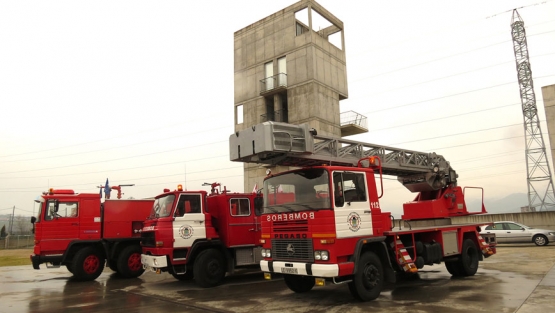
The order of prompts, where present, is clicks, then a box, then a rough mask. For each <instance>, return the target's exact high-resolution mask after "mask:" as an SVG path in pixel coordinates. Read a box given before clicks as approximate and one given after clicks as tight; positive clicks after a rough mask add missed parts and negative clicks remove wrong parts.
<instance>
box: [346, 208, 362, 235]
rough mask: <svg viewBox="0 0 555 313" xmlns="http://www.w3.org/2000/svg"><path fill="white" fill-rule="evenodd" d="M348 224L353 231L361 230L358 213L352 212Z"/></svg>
mask: <svg viewBox="0 0 555 313" xmlns="http://www.w3.org/2000/svg"><path fill="white" fill-rule="evenodd" d="M347 223H348V224H349V229H350V230H351V231H353V232H355V231H358V230H359V229H360V215H358V213H356V212H351V213H350V214H349V217H347Z"/></svg>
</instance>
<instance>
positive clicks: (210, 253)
mask: <svg viewBox="0 0 555 313" xmlns="http://www.w3.org/2000/svg"><path fill="white" fill-rule="evenodd" d="M205 185H210V186H211V192H210V193H208V192H206V191H203V190H201V191H183V190H182V187H181V186H178V189H177V190H174V191H169V190H165V192H164V193H163V194H161V195H159V196H157V197H156V199H155V202H154V206H153V209H152V211H151V214H150V216H149V217H148V219H147V220H146V221H145V225H144V228H143V229H142V242H141V243H142V247H143V253H142V256H141V261H142V264H143V266H144V268H145V269H147V270H149V271H153V272H156V273H158V274H159V273H161V272H169V273H170V274H171V275H172V276H173V277H175V278H176V279H178V280H190V279H193V278H194V280H195V282H196V283H197V284H198V285H199V286H201V287H213V286H216V285H218V284H220V283H221V282H222V280H223V279H224V277H225V274H226V273H233V271H234V270H235V268H238V267H247V266H253V265H254V266H255V267H256V266H257V265H258V264H259V261H260V259H261V254H260V219H259V216H260V212H256V211H255V210H254V203H255V201H261V198H260V197H261V195H260V194H256V193H232V192H229V191H228V190H226V188H225V187H224V189H223V190H220V189H219V188H218V187H220V184H219V183H213V184H205ZM257 199H259V200H257Z"/></svg>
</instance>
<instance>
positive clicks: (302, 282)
mask: <svg viewBox="0 0 555 313" xmlns="http://www.w3.org/2000/svg"><path fill="white" fill-rule="evenodd" d="M283 280H284V281H285V284H286V285H287V287H289V289H291V290H292V291H294V292H296V293H303V292H307V291H310V290H312V287H314V284H315V283H316V280H315V279H314V277H312V276H299V275H283Z"/></svg>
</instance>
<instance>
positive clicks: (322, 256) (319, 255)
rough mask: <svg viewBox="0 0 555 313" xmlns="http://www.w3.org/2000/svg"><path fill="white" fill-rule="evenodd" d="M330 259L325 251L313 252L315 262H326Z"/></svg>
mask: <svg viewBox="0 0 555 313" xmlns="http://www.w3.org/2000/svg"><path fill="white" fill-rule="evenodd" d="M329 259H330V254H329V252H328V251H326V250H316V251H314V260H317V261H327V260H329Z"/></svg>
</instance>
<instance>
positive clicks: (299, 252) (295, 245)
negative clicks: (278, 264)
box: [272, 239, 314, 262]
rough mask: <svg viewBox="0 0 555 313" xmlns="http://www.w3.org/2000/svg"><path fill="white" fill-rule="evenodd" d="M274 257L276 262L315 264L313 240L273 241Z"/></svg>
mask: <svg viewBox="0 0 555 313" xmlns="http://www.w3.org/2000/svg"><path fill="white" fill-rule="evenodd" d="M272 256H273V259H274V260H276V261H300V262H314V248H313V247H312V240H311V239H273V240H272Z"/></svg>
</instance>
